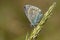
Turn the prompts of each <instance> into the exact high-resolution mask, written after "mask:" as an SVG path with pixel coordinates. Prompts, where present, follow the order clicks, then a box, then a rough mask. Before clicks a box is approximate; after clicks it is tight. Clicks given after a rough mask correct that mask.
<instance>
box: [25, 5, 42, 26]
mask: <svg viewBox="0 0 60 40" xmlns="http://www.w3.org/2000/svg"><path fill="white" fill-rule="evenodd" d="M24 10H25V14H26V16H27V18H28V19H29V21H30V23H31V25H33V26H35V25H37V24H38V22H39V21H40V20H41V18H42V17H43V14H42V13H41V10H40V9H39V8H37V7H35V6H32V5H25V6H24Z"/></svg>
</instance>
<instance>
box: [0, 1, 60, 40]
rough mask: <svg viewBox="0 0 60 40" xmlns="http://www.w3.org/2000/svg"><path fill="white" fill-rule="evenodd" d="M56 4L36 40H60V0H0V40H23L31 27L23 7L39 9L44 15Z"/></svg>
mask: <svg viewBox="0 0 60 40" xmlns="http://www.w3.org/2000/svg"><path fill="white" fill-rule="evenodd" d="M53 2H56V3H57V4H56V7H55V8H54V10H53V12H52V13H53V15H52V16H51V17H50V18H49V19H48V20H47V21H46V23H45V24H44V27H43V29H42V30H41V31H40V33H39V35H38V36H37V38H36V40H60V0H0V40H25V36H26V34H27V32H28V33H30V32H31V31H32V29H33V27H31V26H30V23H29V21H28V19H27V17H26V16H25V13H24V5H25V4H31V5H34V6H37V7H39V8H40V9H41V10H42V13H43V14H44V13H45V12H46V11H47V10H48V8H49V7H50V6H51V5H52V3H53Z"/></svg>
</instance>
